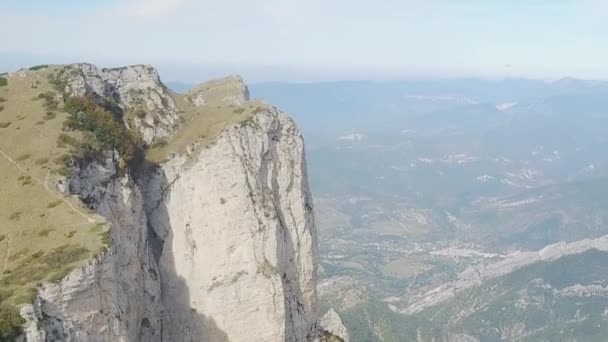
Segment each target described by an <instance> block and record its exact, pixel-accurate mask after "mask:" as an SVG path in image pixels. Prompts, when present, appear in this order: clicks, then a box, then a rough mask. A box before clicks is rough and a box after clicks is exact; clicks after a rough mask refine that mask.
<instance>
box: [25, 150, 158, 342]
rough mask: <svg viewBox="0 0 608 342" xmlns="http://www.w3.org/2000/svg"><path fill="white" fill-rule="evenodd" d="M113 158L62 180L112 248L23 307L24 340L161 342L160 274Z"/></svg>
mask: <svg viewBox="0 0 608 342" xmlns="http://www.w3.org/2000/svg"><path fill="white" fill-rule="evenodd" d="M115 157H116V156H115V155H114V154H112V153H110V154H108V155H107V156H106V158H105V159H103V160H96V161H93V162H83V163H81V164H80V165H75V166H74V168H73V170H72V176H71V178H70V179H69V181H68V189H69V191H70V192H71V193H76V194H78V195H79V196H80V197H81V198H82V199H83V200H84V201H85V202H86V203H87V204H88V205H89V206H90V207H91V208H93V209H95V210H96V211H97V212H99V213H100V214H101V215H103V216H104V217H106V218H107V220H108V223H109V224H110V225H111V229H110V233H111V241H112V243H111V248H110V249H109V250H108V251H107V252H105V253H102V254H101V255H99V256H97V257H96V258H94V259H92V260H90V261H89V263H88V264H87V265H85V266H83V267H81V268H78V269H76V270H75V271H73V272H71V273H70V274H68V276H67V277H66V278H64V279H63V280H62V281H61V282H59V283H57V284H54V283H47V284H44V285H43V286H42V287H41V289H40V290H39V292H38V296H37V298H36V300H35V302H34V305H33V306H32V307H26V308H25V311H26V315H24V317H25V318H26V319H27V320H28V322H29V323H28V328H27V330H26V333H27V340H28V341H159V340H160V337H161V335H160V333H161V324H160V317H161V309H162V307H161V296H160V282H159V270H158V267H157V263H156V261H155V259H154V255H153V249H152V248H150V247H151V240H150V237H149V236H148V230H147V229H146V227H147V218H146V215H145V213H144V210H143V209H144V206H143V197H142V194H141V192H140V190H139V187H138V186H137V185H136V184H135V182H134V181H133V180H132V179H131V178H130V177H129V176H126V175H125V176H122V177H119V176H118V170H117V168H116V165H117V161H116V158H115ZM32 322H35V324H32ZM34 327H35V328H34Z"/></svg>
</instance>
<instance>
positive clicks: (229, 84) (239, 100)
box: [185, 75, 249, 107]
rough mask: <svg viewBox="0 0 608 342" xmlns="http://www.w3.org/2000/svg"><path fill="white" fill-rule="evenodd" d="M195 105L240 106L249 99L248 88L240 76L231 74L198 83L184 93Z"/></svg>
mask: <svg viewBox="0 0 608 342" xmlns="http://www.w3.org/2000/svg"><path fill="white" fill-rule="evenodd" d="M185 96H186V99H187V100H188V101H190V102H191V103H192V104H193V105H194V106H196V107H204V106H208V105H232V106H237V107H241V106H243V105H244V104H245V103H247V101H249V89H248V88H247V85H245V82H243V79H242V78H241V76H237V75H233V76H228V77H224V78H220V79H216V80H211V81H208V82H205V83H203V84H200V85H198V86H196V87H194V88H193V89H191V90H190V91H188V92H187V93H186V94H185Z"/></svg>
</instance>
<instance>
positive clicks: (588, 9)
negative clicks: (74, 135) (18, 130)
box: [0, 0, 608, 81]
mask: <svg viewBox="0 0 608 342" xmlns="http://www.w3.org/2000/svg"><path fill="white" fill-rule="evenodd" d="M0 10H1V12H2V27H3V29H2V32H1V33H0V38H1V39H0V41H1V44H0V67H1V68H2V69H6V68H14V67H16V66H17V65H21V64H29V63H37V62H39V61H40V62H42V61H46V60H49V61H51V62H67V61H85V60H86V61H92V62H96V63H100V64H106V65H114V64H125V63H151V64H156V65H159V66H160V68H161V71H163V75H164V77H165V79H170V80H183V81H193V80H197V79H199V78H200V77H203V75H204V76H207V74H210V75H211V74H221V73H226V72H239V73H243V74H245V76H246V77H247V76H249V78H253V79H255V80H274V79H277V80H284V79H292V80H307V79H335V78H342V79H344V78H351V79H354V78H374V79H383V78H402V77H412V76H414V77H426V76H431V77H462V76H485V77H494V76H499V77H501V76H508V77H534V78H558V77H561V76H575V77H583V78H608V41H607V38H608V1H605V0H443V1H442V0H418V1H414V0H258V1H256V0H215V1H207V0H86V1H85V0H52V1H50V0H0Z"/></svg>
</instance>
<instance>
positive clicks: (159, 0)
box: [121, 0, 186, 17]
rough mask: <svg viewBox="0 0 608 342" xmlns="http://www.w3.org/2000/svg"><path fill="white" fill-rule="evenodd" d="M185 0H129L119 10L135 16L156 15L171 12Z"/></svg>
mask: <svg viewBox="0 0 608 342" xmlns="http://www.w3.org/2000/svg"><path fill="white" fill-rule="evenodd" d="M185 2H186V0H130V1H129V3H128V4H127V5H126V6H124V7H121V12H122V13H124V14H126V15H129V16H136V17H158V16H164V15H168V14H172V13H174V12H175V11H177V10H178V9H179V8H180V7H182V6H183V5H184V4H185Z"/></svg>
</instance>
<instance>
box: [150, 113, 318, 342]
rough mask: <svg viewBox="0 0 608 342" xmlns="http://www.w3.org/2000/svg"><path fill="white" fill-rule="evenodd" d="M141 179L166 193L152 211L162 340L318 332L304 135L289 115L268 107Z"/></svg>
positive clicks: (285, 337) (280, 337)
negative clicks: (158, 251) (158, 249)
mask: <svg viewBox="0 0 608 342" xmlns="http://www.w3.org/2000/svg"><path fill="white" fill-rule="evenodd" d="M194 150H197V151H198V149H194ZM147 189H148V190H149V191H150V192H151V194H150V196H151V197H156V195H157V194H163V196H162V198H156V200H150V201H149V203H153V204H154V206H153V207H152V208H150V210H149V212H150V218H151V221H150V222H151V227H152V228H153V229H154V230H155V232H156V233H157V234H158V235H159V236H161V238H162V239H163V240H164V241H165V242H164V247H163V251H162V255H161V257H160V269H161V283H162V293H163V304H164V308H165V317H166V319H165V321H164V325H163V335H164V339H165V340H168V341H183V340H191V339H192V340H196V339H197V338H198V337H199V336H201V335H200V334H203V336H205V337H206V338H207V339H208V340H212V341H231V342H236V341H305V340H307V338H310V337H312V336H313V335H314V334H315V322H316V316H317V307H316V305H317V304H316V298H317V294H316V235H315V230H314V224H313V215H312V200H311V196H310V193H309V191H308V182H307V176H306V166H305V160H304V145H303V142H302V137H301V136H300V134H299V133H298V131H297V129H296V126H295V125H294V123H293V121H292V120H291V119H289V118H288V117H287V116H286V115H284V114H283V113H281V112H280V111H278V110H276V109H272V108H268V109H267V110H265V111H264V112H261V113H259V114H258V115H256V116H255V117H254V118H253V119H252V120H251V121H250V122H245V123H243V124H241V125H236V126H233V127H229V128H227V129H226V130H224V131H223V132H222V133H221V134H220V136H219V137H218V138H217V140H216V141H215V142H214V143H213V144H211V145H210V146H208V147H207V148H204V149H201V150H200V151H198V152H195V153H194V154H192V155H184V156H179V157H176V158H173V159H171V160H169V161H168V162H166V163H164V164H162V165H161V167H160V168H159V169H158V171H157V173H156V175H155V176H154V178H153V180H152V181H151V183H150V186H148V187H147Z"/></svg>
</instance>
